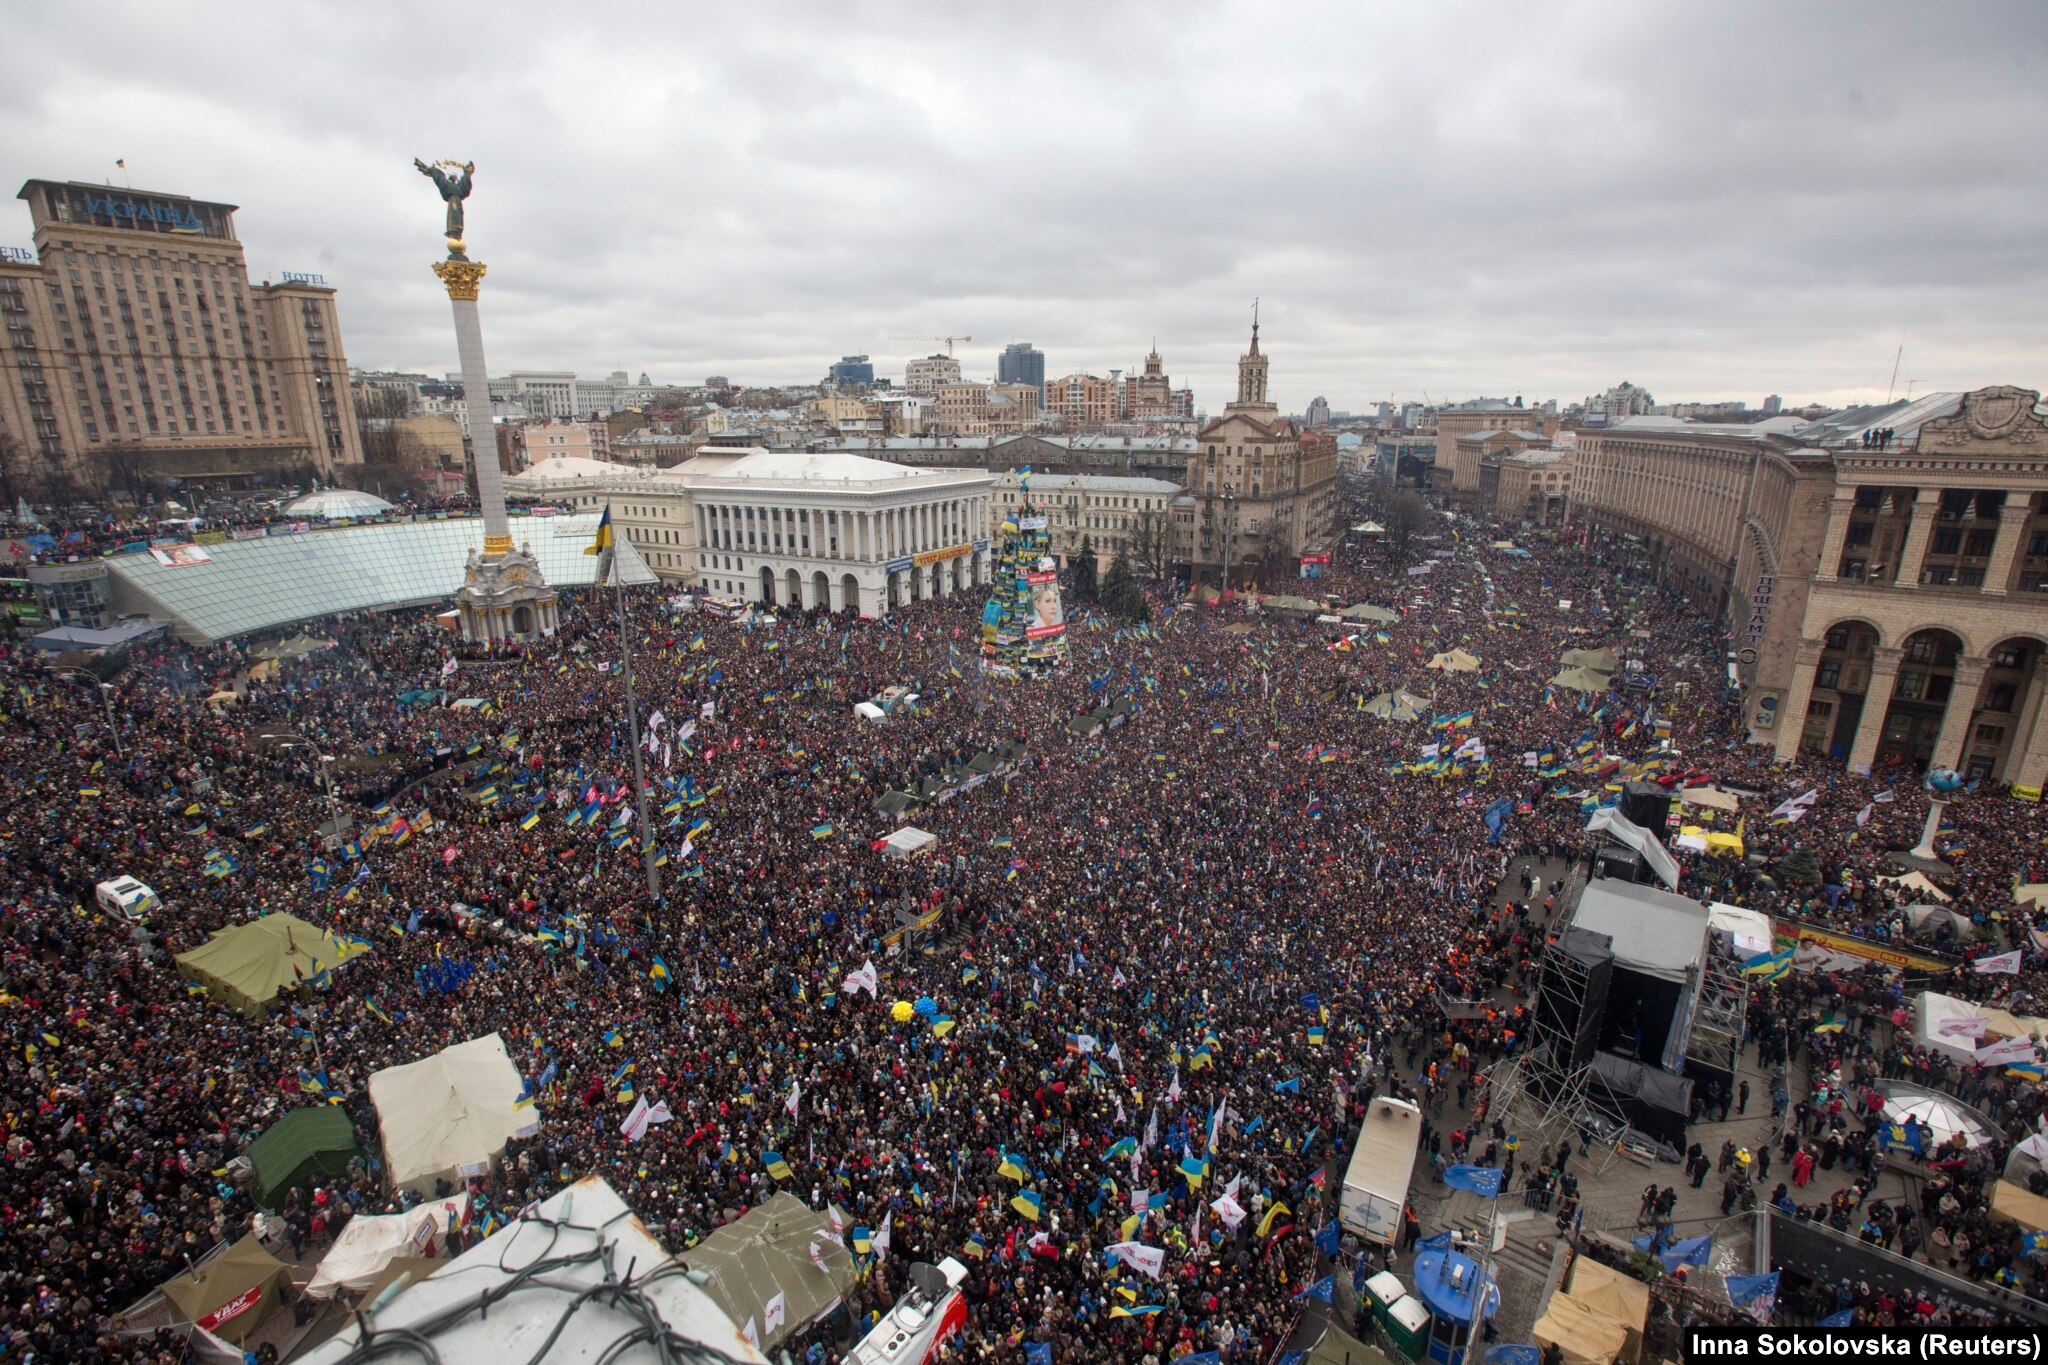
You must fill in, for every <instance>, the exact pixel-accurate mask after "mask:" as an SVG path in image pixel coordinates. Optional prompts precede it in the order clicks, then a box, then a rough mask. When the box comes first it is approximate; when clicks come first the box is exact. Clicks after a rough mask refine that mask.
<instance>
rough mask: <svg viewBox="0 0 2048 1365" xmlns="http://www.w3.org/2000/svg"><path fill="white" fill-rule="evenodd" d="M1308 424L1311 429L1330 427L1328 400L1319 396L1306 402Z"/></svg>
mask: <svg viewBox="0 0 2048 1365" xmlns="http://www.w3.org/2000/svg"><path fill="white" fill-rule="evenodd" d="M1308 424H1309V425H1310V426H1312V427H1326V426H1328V425H1330V400H1329V399H1327V398H1325V397H1323V396H1322V395H1321V394H1317V395H1316V396H1315V397H1313V398H1311V399H1309V400H1308Z"/></svg>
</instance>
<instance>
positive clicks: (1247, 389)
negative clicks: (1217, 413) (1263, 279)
mask: <svg viewBox="0 0 2048 1365" xmlns="http://www.w3.org/2000/svg"><path fill="white" fill-rule="evenodd" d="M1223 410H1224V411H1225V412H1243V413H1248V414H1252V415H1255V416H1262V417H1264V419H1265V420H1267V421H1269V422H1270V421H1272V420H1273V419H1274V418H1275V417H1278V416H1279V415H1280V410H1279V409H1278V408H1276V407H1274V406H1273V404H1272V402H1271V400H1269V399H1268V398H1267V397H1266V357H1264V356H1262V355H1260V354H1259V306H1258V305H1257V304H1256V303H1254V304H1253V305H1252V348H1251V350H1249V351H1247V352H1245V353H1244V354H1243V355H1242V356H1240V357H1238V361H1237V401H1236V402H1234V403H1229V404H1226V405H1225V406H1224V409H1223Z"/></svg>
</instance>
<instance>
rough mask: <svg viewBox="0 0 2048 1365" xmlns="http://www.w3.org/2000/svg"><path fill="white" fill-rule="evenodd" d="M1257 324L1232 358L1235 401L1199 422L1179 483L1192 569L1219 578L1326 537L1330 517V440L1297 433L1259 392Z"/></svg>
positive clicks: (1333, 488) (1262, 376)
mask: <svg viewBox="0 0 2048 1365" xmlns="http://www.w3.org/2000/svg"><path fill="white" fill-rule="evenodd" d="M1266 380H1267V358H1266V356H1264V355H1262V354H1261V353H1260V351H1259V325H1258V324H1257V323H1256V322H1254V323H1253V324H1252V344H1251V349H1250V350H1249V351H1248V352H1247V353H1246V354H1245V355H1244V356H1243V357H1242V358H1240V359H1239V360H1238V362H1237V399H1236V401H1234V402H1231V403H1228V404H1226V405H1225V406H1224V409H1223V415H1222V416H1221V417H1219V418H1217V419H1216V420H1214V421H1212V422H1210V423H1209V424H1208V425H1207V426H1205V427H1203V428H1202V429H1201V431H1200V432H1199V433H1198V434H1197V435H1196V437H1195V449H1194V451H1193V452H1192V453H1191V454H1190V455H1189V457H1188V464H1187V476H1186V479H1185V480H1184V482H1185V483H1186V485H1187V489H1188V492H1189V493H1191V494H1192V495H1193V496H1194V499H1195V503H1196V508H1197V510H1196V512H1194V513H1192V514H1191V515H1192V516H1193V517H1194V518H1195V522H1194V534H1193V536H1192V538H1191V541H1190V555H1191V563H1192V564H1193V566H1194V568H1195V570H1196V572H1197V573H1199V572H1201V571H1202V570H1203V569H1204V568H1206V567H1209V566H1214V570H1215V572H1216V573H1217V574H1218V576H1219V577H1221V578H1222V579H1223V580H1224V581H1225V582H1227V583H1237V582H1240V581H1242V578H1243V575H1242V573H1241V572H1240V571H1241V569H1242V568H1243V566H1244V565H1245V564H1246V563H1248V562H1258V561H1263V560H1274V559H1280V558H1292V557H1294V556H1297V555H1300V554H1302V553H1304V552H1305V551H1309V550H1316V549H1321V548H1322V547H1324V546H1325V545H1327V544H1328V543H1329V542H1330V539H1331V537H1332V535H1333V534H1334V531H1335V523H1336V515H1337V442H1336V440H1335V439H1334V438H1333V437H1331V436H1330V435H1329V434H1328V433H1326V432H1311V433H1307V434H1305V435H1304V434H1303V433H1300V432H1297V431H1296V430H1295V427H1294V424H1293V423H1292V422H1289V421H1287V420H1285V419H1284V418H1282V417H1281V416H1280V409H1279V408H1277V407H1276V406H1274V404H1273V402H1272V401H1271V399H1270V398H1269V397H1268V396H1267V391H1266Z"/></svg>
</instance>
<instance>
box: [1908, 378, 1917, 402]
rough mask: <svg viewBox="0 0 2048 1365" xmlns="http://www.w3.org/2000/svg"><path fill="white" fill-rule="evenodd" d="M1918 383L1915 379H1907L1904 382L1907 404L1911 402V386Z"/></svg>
mask: <svg viewBox="0 0 2048 1365" xmlns="http://www.w3.org/2000/svg"><path fill="white" fill-rule="evenodd" d="M1919 382H1920V381H1919V380H1917V379H1908V380H1907V381H1906V401H1907V402H1908V403H1910V402H1912V401H1913V386H1914V385H1915V384H1917V383H1919Z"/></svg>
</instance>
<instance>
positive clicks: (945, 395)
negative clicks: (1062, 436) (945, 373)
mask: <svg viewBox="0 0 2048 1365" xmlns="http://www.w3.org/2000/svg"><path fill="white" fill-rule="evenodd" d="M1038 419H1039V406H1038V390H1037V389H1035V388H1033V387H1032V386H1031V385H1029V384H983V383H979V382H967V383H960V384H945V385H941V386H940V388H939V392H938V397H937V399H936V400H935V401H934V402H933V403H931V404H929V405H927V407H926V409H925V419H924V421H925V427H926V429H927V430H930V431H938V432H944V433H946V434H948V435H952V436H1004V435H1014V434H1016V433H1018V432H1025V431H1030V430H1032V429H1033V428H1035V427H1036V426H1037V425H1038Z"/></svg>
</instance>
